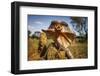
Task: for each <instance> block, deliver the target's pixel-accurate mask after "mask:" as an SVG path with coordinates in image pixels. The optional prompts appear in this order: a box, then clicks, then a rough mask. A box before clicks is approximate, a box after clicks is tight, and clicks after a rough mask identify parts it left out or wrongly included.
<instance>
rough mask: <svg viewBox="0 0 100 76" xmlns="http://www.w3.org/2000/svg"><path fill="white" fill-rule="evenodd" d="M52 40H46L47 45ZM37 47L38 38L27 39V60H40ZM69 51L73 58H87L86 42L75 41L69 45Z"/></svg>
mask: <svg viewBox="0 0 100 76" xmlns="http://www.w3.org/2000/svg"><path fill="white" fill-rule="evenodd" d="M50 42H52V40H48V43H47V45H48V44H49V43H50ZM38 47H39V40H38V39H36V38H35V39H33V38H29V39H28V60H29V61H31V60H42V58H41V57H40V53H39V52H38ZM69 49H70V51H71V52H72V54H73V55H74V58H75V59H80V58H87V57H88V50H87V49H88V46H87V42H83V43H80V42H75V43H73V44H72V45H71V46H70V47H69Z"/></svg>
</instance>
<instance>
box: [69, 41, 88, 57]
mask: <svg viewBox="0 0 100 76" xmlns="http://www.w3.org/2000/svg"><path fill="white" fill-rule="evenodd" d="M69 49H70V51H71V52H72V54H73V55H74V58H87V57H88V44H87V42H75V43H73V44H72V45H71V46H70V47H69Z"/></svg>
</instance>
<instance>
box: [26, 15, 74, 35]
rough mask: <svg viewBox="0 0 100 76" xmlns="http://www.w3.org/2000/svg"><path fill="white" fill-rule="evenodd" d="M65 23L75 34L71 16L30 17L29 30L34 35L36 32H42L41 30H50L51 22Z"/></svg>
mask: <svg viewBox="0 0 100 76" xmlns="http://www.w3.org/2000/svg"><path fill="white" fill-rule="evenodd" d="M53 20H57V21H65V22H66V23H67V24H68V25H69V27H70V29H71V30H72V31H74V32H75V30H74V29H73V27H72V24H71V19H70V16H50V15H28V30H30V31H31V32H32V33H34V31H41V29H48V27H49V26H50V24H51V21H53Z"/></svg>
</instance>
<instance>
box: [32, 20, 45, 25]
mask: <svg viewBox="0 0 100 76" xmlns="http://www.w3.org/2000/svg"><path fill="white" fill-rule="evenodd" d="M34 23H35V24H39V25H42V24H43V23H42V22H40V21H36V22H34Z"/></svg>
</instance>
